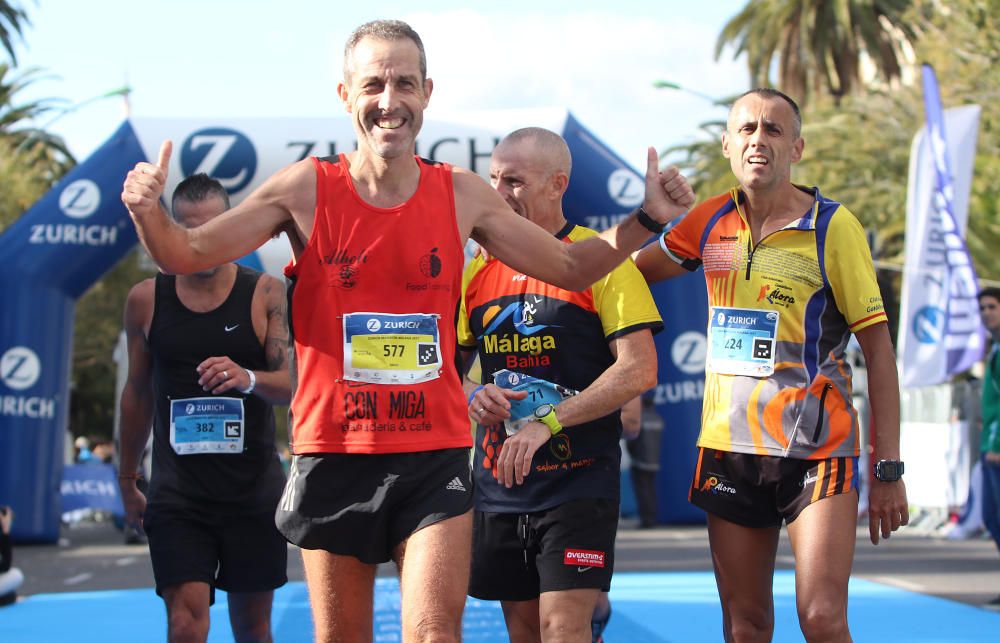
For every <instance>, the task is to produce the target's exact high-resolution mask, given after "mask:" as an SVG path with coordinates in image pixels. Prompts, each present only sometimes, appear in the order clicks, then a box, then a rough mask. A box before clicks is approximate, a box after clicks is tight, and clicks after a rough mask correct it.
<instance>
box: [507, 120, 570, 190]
mask: <svg viewBox="0 0 1000 643" xmlns="http://www.w3.org/2000/svg"><path fill="white" fill-rule="evenodd" d="M521 144H530V145H532V148H533V150H532V154H533V155H534V156H536V158H537V161H538V164H539V165H540V166H543V167H545V168H546V169H547V170H548V171H549V173H552V172H563V173H564V174H566V176H567V178H568V177H569V175H570V171H571V170H572V169H573V158H572V157H571V156H570V153H569V147H568V146H567V145H566V141H564V140H563V137H562V136H559V135H558V134H556V133H555V132H553V131H551V130H547V129H545V128H543V127H522V128H521V129H518V130H514V131H513V132H511V133H510V134H508V135H507V136H505V137H504V139H503V140H502V141H500V143H499V145H497V149H500V148H502V147H504V146H507V145H521Z"/></svg>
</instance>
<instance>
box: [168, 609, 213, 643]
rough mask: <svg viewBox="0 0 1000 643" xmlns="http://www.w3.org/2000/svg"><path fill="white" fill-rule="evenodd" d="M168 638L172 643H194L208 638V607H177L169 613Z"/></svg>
mask: <svg viewBox="0 0 1000 643" xmlns="http://www.w3.org/2000/svg"><path fill="white" fill-rule="evenodd" d="M167 638H168V639H169V640H170V643H194V642H198V641H205V640H206V639H207V638H208V609H207V608H206V609H205V610H191V609H186V608H184V607H177V608H174V609H172V610H170V611H169V613H168V614H167Z"/></svg>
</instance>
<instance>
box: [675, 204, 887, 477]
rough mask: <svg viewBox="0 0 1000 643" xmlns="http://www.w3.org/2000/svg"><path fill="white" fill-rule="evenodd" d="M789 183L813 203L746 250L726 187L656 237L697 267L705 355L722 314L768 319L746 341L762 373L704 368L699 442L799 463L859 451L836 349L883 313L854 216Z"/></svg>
mask: <svg viewBox="0 0 1000 643" xmlns="http://www.w3.org/2000/svg"><path fill="white" fill-rule="evenodd" d="M799 189H802V190H804V191H807V192H810V193H811V194H813V196H814V202H813V206H812V208H810V209H809V211H808V212H805V213H803V216H802V217H801V218H800V219H797V220H795V221H792V222H791V223H789V224H788V225H786V226H785V227H784V228H782V229H781V230H778V231H775V232H773V233H771V234H769V235H767V236H766V237H764V238H763V239H761V240H759V241H758V243H757V244H756V246H754V244H753V241H752V239H751V235H750V228H749V225H748V222H747V216H746V213H745V212H744V211H743V209H742V207H741V204H742V203H743V200H744V198H745V197H744V196H743V194H742V193H741V192H740V191H739V190H738V189H736V188H734V189H732V190H731V191H730V192H729V193H727V194H721V195H718V196H715V197H712V198H710V199H708V200H707V201H705V202H703V203H701V204H700V205H698V206H697V207H696V208H694V209H693V210H692V211H691V212H690V213H689V214H688V215H687V216H686V217H684V219H683V220H681V221H680V222H679V223H678V224H677V225H676V226H675V227H674V228H673V229H671V230H670V231H669V232H668V233H667V234H665V235H664V236H663V238H661V239H660V247H661V248H662V249H663V251H664V252H665V253H666V254H667V255H668V256H669V257H670V258H671V259H673V260H674V261H676V262H678V263H679V264H681V265H682V266H684V267H685V268H687V269H688V270H692V271H693V270H697V269H698V268H699V267H701V268H702V269H703V270H704V271H705V281H706V285H707V288H708V300H709V306H710V307H711V311H710V318H709V319H710V323H709V338H708V342H709V351H710V354H711V351H712V347H713V334H712V333H713V331H714V332H715V333H716V335H715V336H716V338H717V337H718V335H719V332H718V328H716V327H717V326H719V323H718V322H721V321H722V320H725V319H726V318H727V317H728V318H729V319H737V320H739V321H743V322H748V323H749V324H753V323H754V322H756V321H758V320H761V321H763V319H764V318H765V317H766V318H767V319H768V320H769V321H768V324H771V326H769V327H768V331H767V332H769V333H770V335H769V337H770V338H771V339H770V341H771V344H770V345H768V341H769V340H768V339H767V337H768V335H767V334H766V333H764V334H762V337H764V339H756V338H755V340H754V341H755V342H763V343H764V346H763V347H762V348H761V351H763V352H762V354H763V356H765V357H769V358H770V362H769V363H766V360H764V362H765V364H764V366H762V367H761V372H762V373H766V374H763V375H759V376H755V375H750V374H746V373H741V372H734V370H733V369H731V368H730V369H727V368H721V367H720V368H718V369H713V368H712V364H721V363H722V362H723V360H716V361H713V360H711V359H710V360H709V363H708V365H707V367H706V373H705V401H704V407H703V411H702V429H701V435H700V437H699V440H698V445H699V446H702V447H708V448H713V449H719V450H723V451H734V452H738V453H754V454H758V455H777V456H784V457H791V458H800V459H823V458H830V457H841V456H853V455H857V454H858V452H859V444H858V421H857V413H856V411H855V410H854V407H853V406H852V404H851V368H850V365H849V364H848V363H847V361H846V360H845V358H844V351H845V349H846V347H847V343H848V340H849V339H850V335H851V333H852V332H857V331H859V330H861V329H864V328H867V327H868V326H871V325H873V324H878V323H883V322H885V321H886V315H885V310H884V307H883V304H882V296H881V293H880V292H879V288H878V284H877V283H876V280H875V269H874V266H873V264H872V258H871V253H870V251H869V249H868V243H867V241H866V239H865V234H864V230H863V229H862V227H861V224H860V223H859V222H858V220H857V219H856V218H855V217H854V215H853V214H851V212H850V211H849V210H848V209H847V208H845V207H844V206H843V205H841V204H840V203H837V202H835V201H831V200H829V199H826V198H824V197H823V196H822V195H821V194H820V193H819V190H818V189H816V188H813V189H808V188H803V187H800V188H799ZM755 316H756V317H755ZM713 320H714V321H713ZM730 337H737V339H736V340H733V339H729V340H727V341H729V342H734V341H739V339H738V338H739V335H730ZM714 346H715V348H716V349H717V350H718V348H719V346H720V344H719V343H718V339H716V344H715V345H714ZM744 350H746V351H749V350H751V349H750V348H747V349H744ZM753 350H754V351H757V350H758V347H757V346H756V345H755V346H754V348H753ZM741 356H742V353H740V354H737V352H736V350H735V349H733V351H731V352H730V354H728V355H727V357H733V358H734V359H733V360H732V361H734V362H738V361H739V359H738V357H741ZM754 356H756V357H760V356H761V355H759V354H757V353H756V352H755V353H754ZM749 359H750V356H749V355H748V357H747V361H749ZM758 361H760V360H758ZM746 370H749V369H746Z"/></svg>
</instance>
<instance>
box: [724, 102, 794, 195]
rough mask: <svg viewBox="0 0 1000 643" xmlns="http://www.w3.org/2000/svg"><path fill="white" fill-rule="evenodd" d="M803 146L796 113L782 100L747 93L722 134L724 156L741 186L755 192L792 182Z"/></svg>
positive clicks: (735, 106) (731, 112)
mask: <svg viewBox="0 0 1000 643" xmlns="http://www.w3.org/2000/svg"><path fill="white" fill-rule="evenodd" d="M804 146H805V142H804V141H803V140H802V137H801V136H799V124H798V122H797V120H796V118H795V112H794V111H793V110H792V106H791V105H789V104H788V103H787V102H786V101H784V100H783V99H781V98H780V97H762V96H759V95H757V94H748V95H746V96H744V97H743V98H741V99H740V100H738V101H736V103H735V104H734V105H733V108H732V109H731V110H730V112H729V121H728V123H727V126H726V131H725V132H724V133H723V135H722V154H723V156H725V157H726V158H728V159H729V165H730V167H731V168H732V170H733V174H734V175H735V176H736V179H737V180H738V181H739V183H740V186H741V187H743V189H744V190H747V191H752V192H760V191H762V190H768V189H770V188H780V187H782V186H784V185H787V184H788V183H790V182H791V175H792V163H797V162H798V161H799V160H800V159H801V158H802V149H803V147H804Z"/></svg>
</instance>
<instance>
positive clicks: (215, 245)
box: [122, 141, 316, 274]
mask: <svg viewBox="0 0 1000 643" xmlns="http://www.w3.org/2000/svg"><path fill="white" fill-rule="evenodd" d="M171 149H172V144H171V142H170V141H164V142H163V145H162V146H161V147H160V154H159V158H158V159H157V162H156V163H155V164H153V163H139V164H138V165H136V166H135V168H134V169H133V170H131V171H130V172H129V173H128V175H127V176H126V178H125V184H124V186H123V188H122V203H124V204H125V207H127V208H128V210H129V214H130V215H131V216H132V221H133V222H134V223H135V228H136V232H137V233H138V235H139V240H140V241H142V244H143V245H144V246H145V247H146V250H148V251H149V254H150V255H151V256H152V257H153V259H154V260H155V261H156V263H157V264H158V265H159V266H160V268H162V269H163V271H164V272H167V273H172V274H188V273H192V272H197V271H199V270H205V269H207V268H211V267H213V266H217V265H220V264H223V263H226V262H228V261H232V260H233V259H237V258H239V257H242V256H243V255H245V254H247V253H249V252H251V251H253V250H255V249H256V248H258V247H260V245H261V244H262V243H264V242H265V241H267V240H268V239H269V238H271V237H273V236H275V235H277V234H278V233H279V232H282V231H289V230H290V226H292V225H293V224H294V225H296V226H298V227H299V229H300V230H301V227H302V222H301V221H296V220H295V219H296V216H295V215H296V214H298V215H299V216H300V218H301V215H302V214H306V215H308V216H311V215H312V210H313V208H310V207H309V200H310V199H311V200H312V204H313V206H314V205H315V198H316V196H315V195H316V177H315V173H314V172H313V170H312V167H311V166H310V161H309V160H304V161H299V162H298V163H295V164H293V165H290V166H288V167H286V168H285V169H283V170H281V171H279V172H278V173H277V174H275V175H274V176H272V177H270V178H269V179H268V180H267V181H265V182H264V184H263V185H261V186H260V187H259V188H257V189H256V190H254V192H253V194H251V195H250V196H248V197H247V198H246V199H245V200H244V201H243V202H242V203H240V204H239V205H237V206H236V207H234V208H232V209H231V210H228V211H227V212H225V213H224V214H222V215H220V216H218V217H215V218H214V219H212V220H211V221H209V222H208V223H206V224H205V225H202V226H199V227H197V228H191V229H188V228H184V227H182V226H180V225H178V224H177V223H176V222H175V221H174V220H173V219H171V218H170V217H169V216H168V215H167V212H166V211H165V210H164V208H163V205H162V204H161V202H160V198H161V197H162V196H163V188H164V186H165V185H166V181H167V168H168V166H169V164H170V154H171ZM309 227H310V228H311V221H310V222H309ZM304 238H308V232H306V233H305V236H304ZM294 245H295V240H293V246H294Z"/></svg>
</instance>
